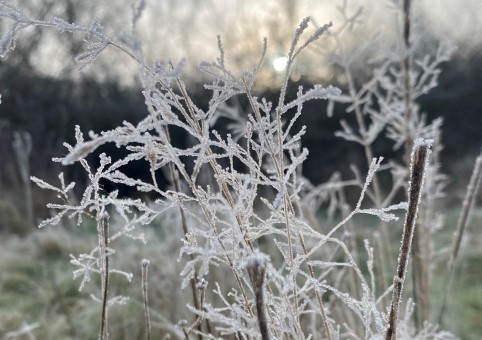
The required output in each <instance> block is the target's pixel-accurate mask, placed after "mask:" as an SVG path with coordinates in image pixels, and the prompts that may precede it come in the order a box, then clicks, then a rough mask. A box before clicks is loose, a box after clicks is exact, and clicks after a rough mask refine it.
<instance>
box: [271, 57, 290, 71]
mask: <svg viewBox="0 0 482 340" xmlns="http://www.w3.org/2000/svg"><path fill="white" fill-rule="evenodd" d="M287 63H288V58H287V57H276V58H274V59H273V68H274V70H275V71H276V72H283V71H284V70H285V68H286V64H287Z"/></svg>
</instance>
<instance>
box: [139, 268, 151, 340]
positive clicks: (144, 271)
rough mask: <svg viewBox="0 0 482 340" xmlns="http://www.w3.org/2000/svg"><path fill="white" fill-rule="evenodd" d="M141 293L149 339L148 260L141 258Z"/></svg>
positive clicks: (148, 338) (149, 339)
mask: <svg viewBox="0 0 482 340" xmlns="http://www.w3.org/2000/svg"><path fill="white" fill-rule="evenodd" d="M141 265H142V294H143V295H144V317H145V319H146V331H147V337H146V339H147V340H151V316H150V315H149V303H148V298H147V272H148V268H149V260H146V259H144V260H142V263H141Z"/></svg>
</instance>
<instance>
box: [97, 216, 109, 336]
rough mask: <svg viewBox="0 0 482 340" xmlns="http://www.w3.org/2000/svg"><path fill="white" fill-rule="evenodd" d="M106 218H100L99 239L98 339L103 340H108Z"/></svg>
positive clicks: (107, 236)
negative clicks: (100, 295) (99, 305)
mask: <svg viewBox="0 0 482 340" xmlns="http://www.w3.org/2000/svg"><path fill="white" fill-rule="evenodd" d="M107 219H108V217H102V218H100V224H101V225H100V233H101V235H100V239H101V242H102V243H101V247H100V249H101V258H102V267H103V268H102V270H101V273H102V313H101V322H100V333H99V339H100V340H105V339H108V338H109V332H108V327H107V325H108V315H107V312H108V310H107V309H108V306H107V296H108V294H109V256H108V255H109V254H108V253H107V252H108V251H107V249H108V246H109V223H108V220H107Z"/></svg>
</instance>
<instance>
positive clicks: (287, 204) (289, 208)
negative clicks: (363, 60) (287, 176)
mask: <svg viewBox="0 0 482 340" xmlns="http://www.w3.org/2000/svg"><path fill="white" fill-rule="evenodd" d="M243 82H244V87H245V90H246V96H247V97H248V101H249V103H250V106H251V109H252V110H253V112H254V113H255V116H256V119H257V120H258V121H261V113H260V112H259V109H258V107H257V105H256V103H255V101H254V98H253V96H252V94H251V90H250V89H249V87H248V84H247V83H246V80H245V79H244V78H243ZM268 149H269V152H270V155H271V157H272V159H273V163H274V166H275V168H276V170H277V173H278V175H279V176H280V178H282V176H283V172H282V171H283V170H282V166H281V165H280V164H279V159H278V158H277V157H276V154H275V151H274V150H273V148H272V146H271V144H268ZM283 204H284V211H285V220H286V234H287V237H288V252H289V257H290V260H291V262H293V261H294V259H293V248H292V241H291V230H290V228H289V221H288V215H287V213H288V211H291V212H292V213H293V214H294V208H293V205H292V204H291V200H290V197H289V194H288V193H287V192H286V193H285V194H284V196H283ZM298 237H299V239H300V243H301V246H302V248H303V252H304V255H305V256H306V255H307V254H308V251H307V250H306V246H305V241H304V238H303V235H302V234H301V233H298ZM308 270H309V272H310V276H311V277H312V278H313V279H315V273H314V270H313V267H312V266H311V265H308ZM294 280H296V278H294ZM294 287H295V288H296V287H297V284H296V282H294ZM268 288H269V287H268ZM294 296H295V299H297V292H296V290H295V292H294ZM316 298H317V300H318V303H319V305H320V315H321V319H322V322H323V328H324V330H325V334H326V335H327V338H328V339H329V340H331V330H330V328H329V323H328V317H327V316H326V312H325V309H324V307H323V300H322V298H321V295H320V293H319V292H318V291H317V290H316ZM297 305H298V303H297V302H296V301H295V306H297Z"/></svg>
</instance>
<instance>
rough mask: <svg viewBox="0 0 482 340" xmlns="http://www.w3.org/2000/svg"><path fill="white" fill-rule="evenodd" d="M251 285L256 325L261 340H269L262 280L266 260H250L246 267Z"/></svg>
mask: <svg viewBox="0 0 482 340" xmlns="http://www.w3.org/2000/svg"><path fill="white" fill-rule="evenodd" d="M247 270H248V274H249V278H250V280H251V284H252V285H253V290H254V295H255V299H256V312H257V314H258V325H259V331H260V333H261V338H262V339H263V340H269V339H270V335H269V329H268V323H267V319H266V306H265V303H264V278H265V275H266V259H264V258H263V259H258V258H252V259H251V260H250V261H249V262H248V265H247Z"/></svg>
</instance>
